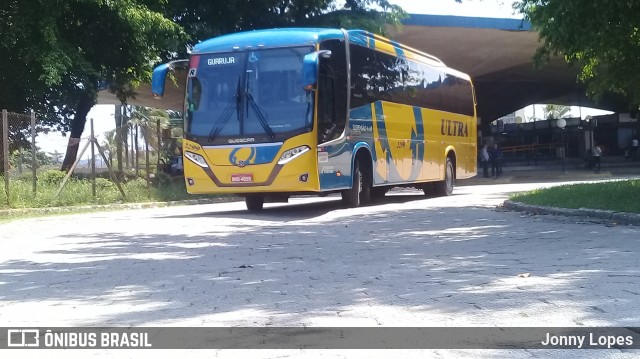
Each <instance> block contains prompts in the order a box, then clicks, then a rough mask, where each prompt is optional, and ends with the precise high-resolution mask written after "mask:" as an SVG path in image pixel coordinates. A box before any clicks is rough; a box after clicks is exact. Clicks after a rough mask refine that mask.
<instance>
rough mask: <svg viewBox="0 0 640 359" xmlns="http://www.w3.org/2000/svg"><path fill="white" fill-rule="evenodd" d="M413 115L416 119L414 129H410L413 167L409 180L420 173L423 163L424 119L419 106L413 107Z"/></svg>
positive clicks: (414, 178)
mask: <svg viewBox="0 0 640 359" xmlns="http://www.w3.org/2000/svg"><path fill="white" fill-rule="evenodd" d="M413 117H414V118H415V120H416V129H415V131H411V153H412V154H413V161H412V162H413V167H412V168H411V175H410V176H409V180H412V181H414V180H416V179H418V176H419V175H420V170H421V169H422V165H423V163H424V152H425V149H424V139H425V133H424V119H423V118H422V109H421V108H420V107H414V108H413Z"/></svg>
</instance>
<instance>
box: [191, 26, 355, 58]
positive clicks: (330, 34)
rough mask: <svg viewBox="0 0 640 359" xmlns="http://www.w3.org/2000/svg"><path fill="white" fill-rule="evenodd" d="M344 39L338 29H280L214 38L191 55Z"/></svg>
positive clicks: (198, 45)
mask: <svg viewBox="0 0 640 359" xmlns="http://www.w3.org/2000/svg"><path fill="white" fill-rule="evenodd" d="M337 38H344V35H343V33H342V30H340V29H321V28H281V29H269V30H255V31H246V32H239V33H235V34H229V35H223V36H219V37H215V38H212V39H209V40H206V41H203V42H201V43H199V44H197V45H196V46H195V47H194V48H193V51H192V53H194V54H199V53H207V52H222V51H234V50H238V48H239V49H241V50H244V49H246V48H260V47H282V46H303V45H315V44H317V43H318V42H319V41H322V40H326V39H337Z"/></svg>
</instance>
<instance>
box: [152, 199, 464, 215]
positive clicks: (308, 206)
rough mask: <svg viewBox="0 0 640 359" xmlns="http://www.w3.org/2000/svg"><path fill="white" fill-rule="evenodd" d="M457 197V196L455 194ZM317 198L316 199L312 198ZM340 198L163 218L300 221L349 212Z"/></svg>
mask: <svg viewBox="0 0 640 359" xmlns="http://www.w3.org/2000/svg"><path fill="white" fill-rule="evenodd" d="M454 196H455V194H454ZM310 198H314V199H315V198H316V197H310ZM428 199H432V198H430V197H427V196H424V195H421V194H412V193H400V194H392V195H387V196H385V197H383V198H377V199H373V200H372V201H371V202H370V203H367V204H366V205H363V206H361V207H362V208H371V209H375V208H376V207H380V206H384V205H388V204H402V203H410V202H414V201H423V200H428ZM348 209H349V208H347V207H346V206H345V205H344V204H343V203H342V200H341V199H340V197H339V196H329V197H326V198H323V199H321V200H319V201H314V202H305V203H298V202H297V200H296V199H295V198H294V199H292V200H291V202H290V203H277V204H272V203H265V207H264V209H263V210H261V211H257V212H252V211H248V210H247V209H244V208H242V209H236V210H221V211H208V212H202V213H190V214H178V215H168V216H163V218H203V217H220V218H247V219H265V220H275V219H282V218H286V219H287V220H300V219H305V218H315V217H318V216H321V215H324V214H327V213H329V212H332V211H337V210H348Z"/></svg>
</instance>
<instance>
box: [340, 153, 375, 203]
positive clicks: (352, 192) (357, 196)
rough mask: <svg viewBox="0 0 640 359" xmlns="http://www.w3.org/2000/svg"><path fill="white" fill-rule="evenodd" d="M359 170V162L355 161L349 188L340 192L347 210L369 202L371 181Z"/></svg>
mask: <svg viewBox="0 0 640 359" xmlns="http://www.w3.org/2000/svg"><path fill="white" fill-rule="evenodd" d="M360 168H361V165H360V161H356V163H355V164H354V167H353V175H352V176H351V188H350V189H346V190H344V191H342V202H343V203H344V204H345V205H346V206H347V207H349V208H355V207H359V206H360V205H361V204H365V203H368V202H369V201H370V200H371V184H370V182H371V180H370V179H368V178H367V177H368V176H367V175H366V173H363V172H362V170H361V169H360Z"/></svg>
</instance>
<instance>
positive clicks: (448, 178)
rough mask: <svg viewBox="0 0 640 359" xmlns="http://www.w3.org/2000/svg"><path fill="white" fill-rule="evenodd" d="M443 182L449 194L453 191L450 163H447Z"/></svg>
mask: <svg viewBox="0 0 640 359" xmlns="http://www.w3.org/2000/svg"><path fill="white" fill-rule="evenodd" d="M445 181H446V182H445V184H446V186H447V191H448V192H451V191H452V190H453V165H452V164H451V162H447V174H446V179H445Z"/></svg>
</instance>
